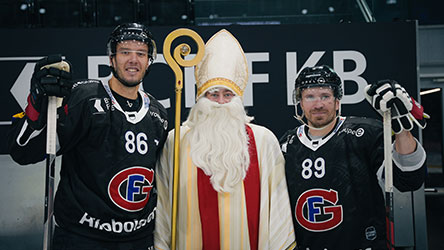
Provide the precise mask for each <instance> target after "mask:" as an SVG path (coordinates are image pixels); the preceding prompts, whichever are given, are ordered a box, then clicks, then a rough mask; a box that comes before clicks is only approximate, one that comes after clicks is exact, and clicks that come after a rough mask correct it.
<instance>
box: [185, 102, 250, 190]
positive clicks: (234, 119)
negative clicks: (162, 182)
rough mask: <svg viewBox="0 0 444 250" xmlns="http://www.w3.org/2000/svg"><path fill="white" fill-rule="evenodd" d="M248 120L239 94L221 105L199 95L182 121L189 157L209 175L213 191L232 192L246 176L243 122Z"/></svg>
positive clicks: (246, 159) (247, 154)
mask: <svg viewBox="0 0 444 250" xmlns="http://www.w3.org/2000/svg"><path fill="white" fill-rule="evenodd" d="M252 119H253V118H252V117H248V116H247V114H246V112H245V109H244V106H243V103H242V100H241V99H240V98H239V97H234V98H233V99H232V100H231V102H229V103H225V104H219V103H217V102H213V101H210V100H208V99H207V98H205V97H202V98H200V99H199V100H198V101H197V103H196V104H195V105H194V106H193V107H192V108H191V111H190V114H189V116H188V119H187V121H185V123H184V125H185V126H188V127H190V131H189V132H188V134H187V135H186V138H187V139H188V140H189V142H190V155H191V159H192V161H193V164H194V165H196V166H197V167H199V168H200V169H202V170H203V171H204V173H205V174H206V175H208V176H210V181H211V184H212V185H213V188H214V189H215V190H216V191H217V192H232V191H233V190H234V187H235V186H236V185H237V184H238V183H239V182H241V181H242V180H243V179H244V178H245V176H246V173H247V169H248V166H249V165H250V155H249V153H248V135H247V131H246V128H245V124H247V123H249V122H250V121H251V120H252Z"/></svg>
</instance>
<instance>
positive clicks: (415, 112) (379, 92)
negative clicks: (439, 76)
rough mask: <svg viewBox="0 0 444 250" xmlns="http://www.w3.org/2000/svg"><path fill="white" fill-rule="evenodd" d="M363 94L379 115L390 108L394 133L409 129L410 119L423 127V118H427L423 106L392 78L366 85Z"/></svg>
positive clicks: (411, 125) (411, 124)
mask: <svg viewBox="0 0 444 250" xmlns="http://www.w3.org/2000/svg"><path fill="white" fill-rule="evenodd" d="M365 96H366V99H367V101H368V102H369V103H370V104H371V105H372V107H373V108H374V109H375V110H376V111H378V113H380V114H381V115H382V113H383V112H385V111H387V110H389V109H390V110H391V114H392V129H393V131H394V132H395V133H396V134H399V133H401V132H402V131H403V130H406V131H410V130H411V129H412V128H413V122H412V121H414V122H415V123H416V124H417V125H418V126H419V127H420V128H424V127H425V124H426V122H425V120H424V119H423V118H429V116H428V115H427V114H425V113H424V108H423V107H422V106H421V105H420V104H419V103H418V102H416V101H415V100H414V99H413V98H411V97H410V95H409V94H408V93H407V91H406V90H405V89H404V88H403V87H402V86H401V85H399V84H398V83H397V82H396V81H394V80H381V81H378V82H377V83H374V84H371V85H367V86H366V87H365ZM414 103H415V105H414ZM414 106H415V107H414Z"/></svg>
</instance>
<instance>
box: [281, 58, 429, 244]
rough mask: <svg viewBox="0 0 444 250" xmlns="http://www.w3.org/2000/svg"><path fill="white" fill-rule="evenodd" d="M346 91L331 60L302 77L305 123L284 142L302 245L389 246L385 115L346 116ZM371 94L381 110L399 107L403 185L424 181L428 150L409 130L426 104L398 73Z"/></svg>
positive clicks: (298, 96) (397, 174)
mask: <svg viewBox="0 0 444 250" xmlns="http://www.w3.org/2000/svg"><path fill="white" fill-rule="evenodd" d="M342 95H343V93H342V87H341V79H340V78H339V76H338V75H337V74H336V73H335V72H334V71H333V70H332V69H331V68H330V67H328V66H325V65H324V66H318V67H307V68H304V69H303V70H302V71H301V72H300V74H299V76H298V77H297V79H296V82H295V90H294V102H295V109H296V117H297V118H298V119H299V120H300V121H301V122H302V123H303V125H301V126H299V127H297V128H295V129H292V130H289V131H287V132H286V134H285V135H284V136H283V137H282V138H281V140H280V143H281V149H282V151H283V153H284V157H285V159H286V166H285V168H286V178H287V184H288V190H289V195H290V202H291V206H292V213H293V222H294V226H295V232H296V237H297V240H298V246H299V249H304V250H305V249H310V250H319V249H322V250H324V249H329V250H331V249H333V250H336V249H372V250H375V249H387V245H386V226H385V206H384V193H383V189H381V188H382V187H381V186H383V185H384V183H383V181H381V180H382V178H383V172H384V171H383V170H384V165H383V161H384V145H383V129H382V123H381V122H380V121H379V120H375V119H370V118H358V117H343V116H340V100H341V98H342ZM366 96H367V100H368V101H369V102H370V103H371V104H372V106H373V107H374V108H375V109H376V110H378V111H381V110H382V111H383V110H384V109H387V108H391V110H392V114H393V113H394V115H393V116H392V123H393V130H394V132H395V141H394V144H393V163H394V164H393V165H394V167H393V175H394V185H395V187H397V188H398V189H399V190H400V191H402V192H403V191H410V190H415V189H418V188H419V187H420V186H421V185H422V183H423V181H424V174H425V169H424V166H425V158H426V155H425V151H424V149H423V147H422V146H421V144H420V143H419V142H418V141H417V140H416V139H415V138H414V137H413V136H412V134H411V133H410V131H409V130H410V129H412V127H413V125H412V122H411V119H414V118H410V117H413V116H412V115H411V114H412V113H415V114H416V117H415V118H416V119H417V120H420V121H421V119H422V118H423V112H422V110H421V111H419V112H416V111H418V110H417V109H418V107H417V106H415V105H412V99H411V98H410V97H409V95H408V94H407V92H406V91H405V90H404V88H402V87H401V86H400V85H399V84H397V83H396V82H395V81H391V80H384V81H379V82H378V83H376V84H372V85H368V86H367V88H366ZM412 109H415V110H414V111H415V112H413V111H412ZM416 119H415V120H416ZM423 122H424V121H423V120H422V121H421V123H422V125H424V123H423ZM422 127H423V126H422Z"/></svg>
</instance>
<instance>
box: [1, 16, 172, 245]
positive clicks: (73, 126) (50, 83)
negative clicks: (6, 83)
mask: <svg viewBox="0 0 444 250" xmlns="http://www.w3.org/2000/svg"><path fill="white" fill-rule="evenodd" d="M107 47H108V55H109V58H110V66H111V69H112V73H113V75H112V77H111V79H110V80H109V81H108V82H103V83H102V82H101V81H98V80H85V81H77V82H71V81H70V74H68V73H66V72H62V71H60V70H58V69H56V68H50V69H49V70H48V69H45V68H43V69H41V68H42V67H44V66H45V65H49V64H52V63H56V62H60V61H61V57H60V56H49V57H46V58H44V59H42V60H40V61H38V62H37V64H36V67H35V70H34V74H33V76H32V80H31V93H30V95H29V98H28V106H27V108H26V112H25V116H24V117H23V119H19V120H18V121H16V122H14V124H13V130H12V131H11V134H10V138H9V145H10V154H11V156H12V158H13V159H14V160H15V161H16V162H18V163H19V164H30V163H36V162H39V161H42V160H43V159H44V157H45V138H46V129H45V126H46V118H45V117H46V103H47V99H48V95H56V96H59V97H64V100H63V103H62V107H60V108H58V110H57V112H58V120H57V135H58V140H59V144H60V148H59V150H58V152H57V155H62V164H61V165H62V166H61V172H60V182H59V186H58V189H57V193H56V197H55V204H54V216H55V223H56V226H55V231H54V243H53V245H54V249H143V250H147V249H152V248H153V230H154V217H155V210H156V200H157V192H156V191H155V183H154V180H155V178H154V174H155V173H154V169H155V163H156V161H157V158H158V154H159V152H160V149H161V147H162V146H163V144H164V142H165V139H166V134H167V131H166V130H167V127H168V125H167V120H166V119H167V114H166V110H165V108H164V107H163V106H162V105H161V104H160V103H159V102H158V101H157V100H156V99H155V98H154V97H153V96H151V95H150V94H148V93H147V92H145V91H143V90H141V89H139V86H140V83H141V82H142V80H143V78H144V76H145V74H146V72H147V70H148V67H149V66H150V64H151V63H152V62H153V60H154V59H155V56H156V45H155V42H154V40H153V38H152V35H151V33H150V32H149V31H148V29H147V28H146V27H145V26H144V25H141V24H137V23H127V24H122V25H119V26H117V27H116V28H115V29H114V31H113V32H112V33H111V35H110V37H109V40H108V44H107ZM71 87H72V88H71Z"/></svg>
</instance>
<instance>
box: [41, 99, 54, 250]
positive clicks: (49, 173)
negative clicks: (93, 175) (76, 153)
mask: <svg viewBox="0 0 444 250" xmlns="http://www.w3.org/2000/svg"><path fill="white" fill-rule="evenodd" d="M47 119H48V120H47V125H46V126H47V128H46V129H47V130H46V133H47V134H46V153H47V154H48V156H47V158H46V179H45V214H44V228H43V249H44V250H51V248H52V231H53V220H52V216H53V213H54V171H55V158H56V137H57V97H55V96H49V97H48V113H47Z"/></svg>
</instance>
